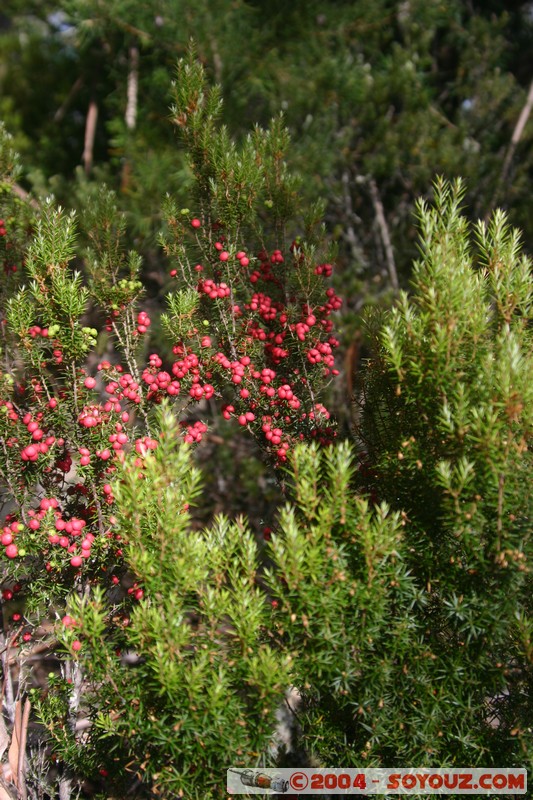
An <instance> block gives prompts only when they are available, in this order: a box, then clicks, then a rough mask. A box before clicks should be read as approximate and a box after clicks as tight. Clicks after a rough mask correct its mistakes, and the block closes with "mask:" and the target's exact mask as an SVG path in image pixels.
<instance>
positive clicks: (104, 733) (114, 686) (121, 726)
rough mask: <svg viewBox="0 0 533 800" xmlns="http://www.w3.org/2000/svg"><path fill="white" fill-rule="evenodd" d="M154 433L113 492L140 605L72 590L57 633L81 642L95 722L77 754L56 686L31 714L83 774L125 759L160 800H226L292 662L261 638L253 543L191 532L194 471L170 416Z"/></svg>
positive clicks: (246, 535) (116, 772)
mask: <svg viewBox="0 0 533 800" xmlns="http://www.w3.org/2000/svg"><path fill="white" fill-rule="evenodd" d="M158 428H159V430H160V434H159V440H158V441H159V446H158V448H157V450H156V451H155V452H154V454H153V455H151V456H149V457H147V458H146V460H145V468H144V470H142V471H141V472H140V471H139V467H138V465H137V464H136V463H135V458H134V457H131V458H129V459H128V460H127V462H126V463H125V465H124V469H123V470H122V473H121V475H120V480H119V481H117V483H116V486H115V491H116V497H117V508H116V514H117V524H118V526H119V528H120V531H121V539H122V540H123V543H124V544H123V553H124V559H125V563H126V565H127V567H128V569H129V570H131V573H132V575H133V576H134V577H135V586H140V587H142V593H143V597H142V599H140V600H139V602H138V603H137V604H135V606H134V607H133V608H132V609H131V612H130V613H129V614H128V616H127V617H125V616H124V614H123V613H121V614H117V612H116V610H115V609H114V608H113V605H112V601H111V602H110V597H109V596H104V594H103V593H102V592H101V591H99V590H95V591H93V592H91V593H90V594H89V595H86V596H85V597H82V598H77V597H76V596H74V597H73V598H72V599H71V601H70V604H69V613H70V614H71V615H72V617H73V618H74V619H75V620H76V623H75V626H69V627H68V628H67V629H64V632H60V636H61V638H62V640H63V642H64V643H65V645H66V646H67V647H68V648H69V649H70V648H71V646H72V642H73V640H75V639H79V640H81V641H82V649H81V650H80V651H79V658H80V663H81V664H82V665H83V670H84V674H85V682H86V688H85V691H84V698H83V703H84V705H86V706H87V713H88V716H89V718H90V719H91V721H92V725H91V727H90V729H89V732H88V735H87V737H86V738H85V737H84V740H83V741H80V742H78V748H77V752H75V753H73V751H72V747H71V745H69V746H65V742H64V731H63V730H62V729H61V728H60V729H59V730H57V727H56V724H54V723H55V720H56V717H57V711H55V710H54V709H55V705H56V704H57V703H58V702H59V700H60V696H61V691H62V686H61V685H58V687H57V688H55V686H52V687H51V688H50V690H49V695H48V697H47V699H46V700H45V701H44V702H43V704H42V705H41V706H40V713H41V715H42V717H43V719H44V720H45V721H48V724H49V728H50V732H51V735H52V737H53V738H54V739H55V742H56V745H57V748H58V752H59V753H60V754H61V757H62V758H66V759H67V760H68V761H69V762H70V763H73V764H74V765H75V766H76V767H77V769H79V770H80V771H81V773H82V774H87V775H88V776H94V775H95V773H96V772H97V769H98V768H105V769H107V770H108V772H109V774H110V775H111V776H113V777H114V778H115V779H116V780H117V781H118V782H119V783H120V780H122V781H124V780H125V779H126V778H127V773H125V771H124V768H125V765H126V763H129V765H130V766H129V769H130V770H135V771H138V772H139V774H140V776H141V777H142V778H143V779H144V780H148V779H150V780H151V781H152V783H153V786H154V788H157V789H158V790H159V791H160V792H161V793H162V795H163V796H165V797H175V796H178V795H179V794H180V792H183V793H184V794H185V795H186V796H187V797H191V798H192V797H198V798H200V797H222V796H223V794H224V792H223V791H222V784H223V781H222V778H221V776H223V775H224V772H225V769H226V768H227V765H228V763H229V762H228V758H230V760H231V761H232V763H240V764H243V765H244V766H245V765H247V764H250V763H255V762H256V761H257V759H258V758H259V756H260V754H261V753H264V752H265V749H266V748H267V747H268V743H269V739H270V737H271V735H272V730H273V724H274V713H275V710H276V707H277V706H278V704H279V703H280V701H281V697H282V694H283V691H284V689H285V687H286V685H287V683H288V680H289V673H288V658H287V656H286V655H285V654H284V653H283V652H281V651H279V650H278V649H277V648H274V647H273V645H272V643H271V636H270V634H269V629H268V624H269V616H270V605H269V603H268V600H267V598H266V597H265V595H264V592H263V591H262V590H261V589H260V587H259V586H258V584H257V580H256V578H257V570H258V552H257V548H256V544H255V540H254V537H253V535H252V534H251V532H250V530H249V529H248V527H247V525H246V524H245V522H244V520H242V519H237V520H236V521H234V522H230V521H229V520H228V519H227V518H225V517H222V516H221V517H218V518H217V519H216V520H215V521H214V522H213V523H212V524H211V525H210V526H209V527H207V528H205V529H203V530H202V531H193V530H192V529H191V520H190V516H189V512H188V508H189V504H190V503H193V502H194V500H195V499H197V497H198V492H199V473H198V470H197V469H196V468H194V467H193V466H192V464H191V454H190V448H189V447H188V446H187V445H184V444H181V445H180V443H179V438H178V435H177V434H178V431H177V427H176V422H175V420H174V417H173V415H172V414H171V413H170V412H169V411H168V410H167V409H162V411H161V413H160V415H159V420H158ZM128 656H129V657H130V661H132V662H133V664H131V665H129V666H128ZM64 702H65V701H64ZM66 711H67V710H66V706H65V707H64V714H66ZM73 756H74V757H73Z"/></svg>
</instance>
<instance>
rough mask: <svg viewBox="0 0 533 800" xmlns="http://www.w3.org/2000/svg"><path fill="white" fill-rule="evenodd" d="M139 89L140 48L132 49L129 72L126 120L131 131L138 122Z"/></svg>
mask: <svg viewBox="0 0 533 800" xmlns="http://www.w3.org/2000/svg"><path fill="white" fill-rule="evenodd" d="M138 89H139V48H138V47H135V46H133V47H130V68H129V72H128V89H127V104H126V113H125V115H124V119H125V121H126V127H127V129H128V130H129V131H132V130H134V129H135V124H136V122H137V95H138Z"/></svg>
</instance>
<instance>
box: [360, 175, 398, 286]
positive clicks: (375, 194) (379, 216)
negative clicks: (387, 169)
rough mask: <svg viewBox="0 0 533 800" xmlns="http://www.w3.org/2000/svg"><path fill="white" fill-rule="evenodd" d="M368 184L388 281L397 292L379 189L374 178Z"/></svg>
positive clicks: (394, 270) (392, 251)
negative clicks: (383, 251)
mask: <svg viewBox="0 0 533 800" xmlns="http://www.w3.org/2000/svg"><path fill="white" fill-rule="evenodd" d="M368 185H369V187H370V197H371V199H372V205H373V206H374V211H375V213H376V221H377V223H378V227H379V231H380V234H381V241H382V242H383V248H384V250H385V258H386V261H387V269H388V272H389V278H390V282H391V284H392V288H393V289H394V291H396V292H397V291H398V289H399V288H400V286H399V283H398V273H397V272H396V263H395V261H394V250H393V247H392V241H391V238H390V233H389V226H388V225H387V220H386V219H385V211H384V208H383V203H382V202H381V197H380V194H379V189H378V187H377V183H376V181H375V180H374V178H370V179H369V181H368Z"/></svg>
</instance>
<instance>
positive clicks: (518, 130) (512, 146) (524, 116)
mask: <svg viewBox="0 0 533 800" xmlns="http://www.w3.org/2000/svg"><path fill="white" fill-rule="evenodd" d="M532 108H533V81H531V86H530V87H529V92H528V95H527V97H526V102H525V103H524V106H523V108H522V111H521V112H520V116H519V117H518V120H517V123H516V125H515V129H514V131H513V135H512V136H511V141H510V143H509V147H508V148H507V153H506V154H505V158H504V160H503V164H502V171H501V172H500V177H499V178H498V183H497V184H496V188H495V190H494V194H493V196H492V201H491V202H490V204H489V213H490V210H492V209H493V208H494V206H495V205H496V203H497V201H498V197H499V196H500V192H501V188H502V186H503V185H504V183H505V182H506V181H507V177H508V175H509V170H510V168H511V162H512V160H513V156H514V154H515V150H516V148H517V146H518V143H519V141H520V139H521V138H522V134H523V132H524V128H525V127H526V124H527V121H528V119H529V115H530V114H531V109H532Z"/></svg>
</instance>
